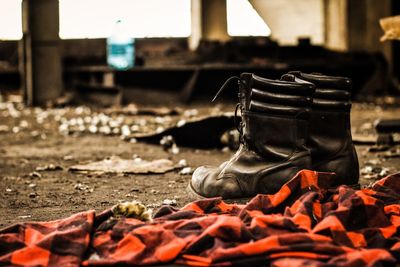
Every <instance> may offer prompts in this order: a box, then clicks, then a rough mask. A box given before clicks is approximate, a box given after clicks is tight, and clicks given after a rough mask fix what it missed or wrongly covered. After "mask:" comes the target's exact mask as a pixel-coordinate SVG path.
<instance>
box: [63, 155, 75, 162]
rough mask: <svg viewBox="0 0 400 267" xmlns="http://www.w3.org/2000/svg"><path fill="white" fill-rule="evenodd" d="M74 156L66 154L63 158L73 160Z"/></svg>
mask: <svg viewBox="0 0 400 267" xmlns="http://www.w3.org/2000/svg"><path fill="white" fill-rule="evenodd" d="M73 159H74V157H73V156H72V155H66V156H64V157H63V160H65V161H68V160H73Z"/></svg>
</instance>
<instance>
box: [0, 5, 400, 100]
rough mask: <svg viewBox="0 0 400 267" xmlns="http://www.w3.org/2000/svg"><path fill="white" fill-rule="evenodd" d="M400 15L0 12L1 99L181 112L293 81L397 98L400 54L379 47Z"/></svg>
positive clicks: (344, 8) (217, 8)
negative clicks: (241, 88) (299, 76)
mask: <svg viewBox="0 0 400 267" xmlns="http://www.w3.org/2000/svg"><path fill="white" fill-rule="evenodd" d="M399 13H400V3H399V2H398V1H391V0H382V1H374V0H351V1H350V0H299V1H290V0H146V1H143V0H59V1H57V0H35V1H33V0H0V93H1V95H2V99H4V100H7V99H9V98H10V97H11V98H12V99H14V100H20V101H23V102H25V103H26V104H28V105H52V104H54V103H58V102H59V101H67V102H68V103H81V102H84V103H86V104H94V102H95V104H97V105H105V106H108V105H114V104H128V103H131V102H140V101H144V102H146V101H149V102H150V103H153V104H158V102H162V103H164V102H168V101H169V102H175V101H177V100H178V101H180V102H182V103H187V102H191V101H196V100H201V99H210V98H211V95H212V94H213V92H214V91H215V90H217V88H218V87H219V86H220V85H221V84H222V83H223V81H224V80H225V79H226V78H227V77H229V76H230V75H238V74H240V73H241V72H244V71H249V72H255V73H256V74H258V75H261V76H265V77H270V78H278V77H279V76H280V75H282V74H283V73H285V72H287V71H289V70H301V71H304V72H320V73H325V74H328V75H342V76H348V77H350V78H352V79H353V82H354V91H353V98H355V99H359V100H370V101H371V100H374V99H375V98H376V97H377V96H384V95H396V94H398V93H399V92H400V90H399V83H398V80H399V77H400V66H399V61H398V60H396V59H398V58H399V56H400V45H399V43H398V42H380V41H379V39H380V37H381V36H382V35H383V31H382V29H381V27H380V25H379V19H381V18H383V17H388V16H392V15H395V14H399ZM124 45H125V46H124ZM121 49H122V50H121ZM124 53H126V54H124ZM113 60H114V61H113ZM115 60H116V61H115ZM118 60H122V63H121V62H119V61H118ZM118 64H122V65H118ZM144 93H148V94H149V95H150V97H147V98H146V97H145V95H144ZM235 93H236V92H232V93H231V94H230V95H229V94H227V95H226V97H227V98H232V97H234V95H235ZM18 96H20V98H18ZM154 96H157V97H154ZM60 98H64V99H63V100H60ZM65 98H67V100H66V99H65ZM141 98H143V100H142V99H141Z"/></svg>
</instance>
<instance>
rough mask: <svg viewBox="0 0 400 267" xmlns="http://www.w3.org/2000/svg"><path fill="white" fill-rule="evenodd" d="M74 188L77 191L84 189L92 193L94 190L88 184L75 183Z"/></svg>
mask: <svg viewBox="0 0 400 267" xmlns="http://www.w3.org/2000/svg"><path fill="white" fill-rule="evenodd" d="M74 189H76V190H79V191H84V192H86V193H92V192H93V191H94V189H93V188H91V187H89V186H88V185H85V184H81V183H77V184H75V185H74Z"/></svg>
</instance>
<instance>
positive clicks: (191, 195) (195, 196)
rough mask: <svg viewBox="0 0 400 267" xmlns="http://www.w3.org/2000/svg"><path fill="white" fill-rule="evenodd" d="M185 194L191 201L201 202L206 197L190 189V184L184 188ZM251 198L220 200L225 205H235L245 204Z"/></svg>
mask: <svg viewBox="0 0 400 267" xmlns="http://www.w3.org/2000/svg"><path fill="white" fill-rule="evenodd" d="M186 192H187V193H188V196H189V198H190V199H191V200H202V199H207V198H208V197H204V196H202V195H199V194H198V193H197V192H196V191H195V190H194V189H193V187H192V183H189V184H188V186H187V187H186ZM250 199H252V197H243V198H222V200H223V201H224V202H226V203H229V204H232V203H237V204H247V202H249V201H250Z"/></svg>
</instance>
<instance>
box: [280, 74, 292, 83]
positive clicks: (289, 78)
mask: <svg viewBox="0 0 400 267" xmlns="http://www.w3.org/2000/svg"><path fill="white" fill-rule="evenodd" d="M295 80H296V76H294V75H293V74H284V75H282V77H281V81H286V82H294V81H295Z"/></svg>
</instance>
